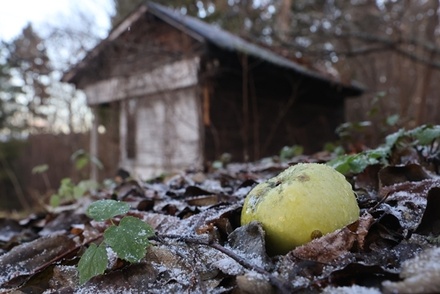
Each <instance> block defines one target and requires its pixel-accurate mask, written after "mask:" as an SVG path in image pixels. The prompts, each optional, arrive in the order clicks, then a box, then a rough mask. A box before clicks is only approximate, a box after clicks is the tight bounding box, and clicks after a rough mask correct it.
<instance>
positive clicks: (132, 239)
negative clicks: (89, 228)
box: [78, 200, 154, 284]
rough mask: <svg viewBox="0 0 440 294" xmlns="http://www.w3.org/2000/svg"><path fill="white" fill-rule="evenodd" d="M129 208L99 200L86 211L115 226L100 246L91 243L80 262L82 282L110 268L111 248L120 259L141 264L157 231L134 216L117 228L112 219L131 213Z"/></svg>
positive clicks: (121, 204)
mask: <svg viewBox="0 0 440 294" xmlns="http://www.w3.org/2000/svg"><path fill="white" fill-rule="evenodd" d="M129 209H130V205H129V204H127V203H124V202H119V201H115V200H99V201H96V202H94V203H92V204H91V205H90V206H89V208H88V209H87V215H88V216H89V217H91V218H93V219H94V220H96V221H107V220H110V222H111V223H112V224H111V225H110V226H109V227H108V228H107V229H106V230H105V231H104V234H103V237H104V241H103V242H101V243H100V244H99V245H97V244H94V243H92V244H90V246H89V247H88V248H87V250H86V251H85V252H84V254H83V255H82V257H81V259H80V261H79V263H78V271H79V282H80V283H81V284H84V283H85V282H87V281H88V280H90V279H91V278H92V277H94V276H97V275H101V274H103V273H104V271H105V270H106V268H107V263H108V256H107V250H106V246H109V247H110V248H111V249H112V250H113V251H114V252H115V253H116V254H117V256H118V257H119V258H121V259H124V260H126V261H128V262H131V263H134V262H139V261H140V260H141V259H142V258H143V257H144V256H145V254H146V250H147V248H148V246H150V241H149V237H151V236H153V235H154V230H153V229H152V228H151V227H150V225H148V224H147V223H145V222H143V221H142V220H140V219H138V218H135V217H133V216H124V217H122V219H121V220H120V222H119V224H118V225H116V224H114V222H113V218H114V217H115V216H117V215H123V214H126V213H127V212H128V210H129Z"/></svg>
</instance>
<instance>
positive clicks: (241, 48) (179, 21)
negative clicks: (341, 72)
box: [62, 1, 364, 96]
mask: <svg viewBox="0 0 440 294" xmlns="http://www.w3.org/2000/svg"><path fill="white" fill-rule="evenodd" d="M144 13H151V14H153V15H154V16H156V17H158V18H159V19H161V20H163V21H165V22H167V23H168V24H169V25H171V26H173V27H175V28H176V29H178V30H181V31H182V32H184V33H186V34H188V35H190V36H191V37H193V38H195V39H196V40H198V41H200V42H207V43H211V44H212V45H214V46H217V47H219V48H221V49H224V50H228V51H235V52H240V53H243V54H246V55H248V56H252V57H255V58H258V59H260V60H263V61H265V62H268V63H271V64H273V65H276V66H279V67H281V68H286V69H288V70H291V71H293V72H295V73H298V74H300V75H303V76H306V77H309V78H311V79H315V80H319V81H322V82H325V83H328V84H334V85H337V86H341V87H343V88H344V90H345V91H344V92H346V93H347V95H348V96H358V95H360V94H362V92H363V91H364V89H363V88H362V86H360V85H358V84H357V83H356V82H352V83H351V84H349V85H348V84H344V83H342V82H340V81H336V80H333V79H330V78H328V77H327V76H325V75H323V74H320V73H318V72H316V71H313V70H310V69H308V68H306V67H304V66H302V65H300V64H298V63H296V62H294V61H292V60H290V59H288V58H286V57H283V56H281V55H279V54H277V53H275V52H273V51H271V50H268V49H266V48H263V47H261V46H258V45H256V44H254V43H251V42H249V41H246V40H244V39H243V38H240V37H238V36H236V35H234V34H231V33H229V32H227V31H225V30H222V29H221V28H219V27H216V26H214V25H211V24H208V23H205V22H203V21H201V20H199V19H196V18H194V17H191V16H188V15H184V14H182V13H180V12H178V11H176V10H172V9H170V8H167V7H164V6H162V5H160V4H157V3H154V2H151V1H146V2H145V3H144V4H142V5H140V6H138V8H137V9H136V10H134V11H133V12H132V13H131V14H130V15H128V16H127V17H126V18H125V19H124V20H123V21H122V22H120V23H119V24H118V25H117V26H116V27H114V29H113V30H112V31H111V32H110V33H109V35H108V37H107V38H106V39H104V40H103V41H102V42H100V43H99V44H98V45H97V46H96V47H95V48H94V49H92V50H91V51H89V53H88V54H87V55H86V57H85V58H84V59H83V60H82V61H81V62H79V63H78V64H77V65H76V66H74V67H73V68H71V69H70V70H69V71H68V72H66V73H65V74H64V76H63V78H62V81H64V82H71V83H75V80H77V79H78V75H79V74H80V72H81V71H82V70H83V69H86V68H87V65H88V63H89V61H91V60H92V59H93V58H94V57H96V56H98V55H99V53H100V52H101V51H102V50H103V49H104V48H105V47H106V46H107V45H108V44H109V43H111V42H112V41H113V40H115V39H117V38H118V37H119V36H120V35H121V34H122V33H123V32H124V31H126V30H127V28H128V27H129V26H130V25H131V24H133V23H134V22H135V21H137V20H138V19H139V18H140V17H141V16H142V15H144Z"/></svg>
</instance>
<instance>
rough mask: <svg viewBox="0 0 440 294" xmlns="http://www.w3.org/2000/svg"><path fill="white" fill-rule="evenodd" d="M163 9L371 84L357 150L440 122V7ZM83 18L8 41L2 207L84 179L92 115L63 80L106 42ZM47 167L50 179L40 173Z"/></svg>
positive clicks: (210, 1)
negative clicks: (78, 164)
mask: <svg viewBox="0 0 440 294" xmlns="http://www.w3.org/2000/svg"><path fill="white" fill-rule="evenodd" d="M141 2H142V1H140V0H130V1H129V0H114V7H115V9H114V12H113V13H112V15H109V17H110V18H111V23H112V24H113V25H115V24H117V23H118V22H120V21H121V20H122V19H123V18H124V17H125V16H126V15H127V14H128V13H129V12H130V11H132V10H133V9H134V8H135V7H136V6H137V5H139V3H141ZM156 2H158V3H161V4H163V5H166V6H171V7H174V8H176V9H179V10H180V11H181V12H182V13H186V14H188V15H192V16H196V17H199V18H201V19H203V20H204V21H206V22H210V23H214V24H216V25H218V26H220V27H222V28H224V29H226V30H229V31H231V32H232V33H235V34H237V35H239V36H241V37H243V38H245V39H248V40H251V41H253V42H256V43H259V44H262V45H264V46H266V47H268V48H270V49H271V50H274V51H276V52H278V53H280V54H282V55H284V56H286V57H288V58H290V59H293V60H295V61H297V62H298V63H302V64H306V65H307V66H309V67H312V68H314V69H315V70H318V71H320V72H322V73H324V74H327V75H331V76H333V77H335V78H339V79H340V80H342V81H346V82H348V81H351V80H354V81H357V82H359V83H360V84H362V85H363V87H365V89H366V92H365V94H364V95H363V96H362V97H361V98H355V99H352V100H349V101H348V103H347V105H346V120H347V122H348V123H347V124H346V125H345V126H344V128H341V130H342V131H341V134H342V135H344V136H347V138H349V141H350V143H351V145H352V146H351V147H352V148H354V149H359V148H364V147H362V146H364V145H366V146H368V147H374V146H375V145H377V144H378V143H379V142H381V140H382V139H383V137H384V136H385V135H387V134H389V133H390V132H391V131H394V130H396V129H398V128H401V127H405V128H413V127H415V126H418V125H421V124H424V123H428V124H439V123H440V117H439V116H438V115H437V109H439V107H440V105H439V104H440V101H439V99H438V96H437V95H438V94H437V90H438V89H437V87H438V85H437V82H436V81H437V80H439V78H440V76H439V73H440V71H439V69H440V46H439V38H438V36H439V33H440V26H439V13H440V12H439V5H440V4H439V1H436V0H432V1H426V0H396V1H387V0H377V1H368V0H351V1H345V0H332V1H324V0H228V1H224V0H162V1H160V0H158V1H156ZM80 17H82V25H81V26H74V25H63V26H59V27H51V28H50V29H48V30H47V31H46V32H45V34H44V37H43V36H40V34H39V33H38V32H36V31H35V30H34V28H33V27H32V26H31V25H28V26H27V27H26V28H24V29H23V31H22V34H21V35H20V36H18V37H17V38H15V39H14V40H12V41H7V42H6V41H2V42H1V44H0V139H1V142H2V143H1V146H0V182H2V183H3V184H2V185H0V186H1V188H0V193H1V196H0V209H12V208H17V207H19V206H21V207H26V206H27V205H28V204H27V203H28V201H27V200H25V198H26V197H28V196H29V195H31V196H32V197H33V198H34V199H35V198H38V197H40V196H41V193H43V192H42V191H48V190H49V191H50V190H51V189H52V190H53V189H56V188H57V187H58V183H59V182H60V180H61V179H62V178H63V177H67V176H69V177H72V178H73V179H78V178H81V177H83V176H84V174H81V172H84V171H81V172H78V171H77V170H76V169H75V168H74V166H73V165H72V162H71V155H72V154H73V153H74V152H75V151H77V150H78V149H81V148H84V149H86V148H87V147H88V135H87V131H88V129H89V126H90V122H91V119H92V118H91V115H90V113H89V111H88V109H87V107H86V105H85V98H84V96H83V95H82V94H81V93H79V92H77V91H75V89H73V88H72V87H71V86H70V85H66V84H63V83H61V82H59V80H60V78H61V76H62V73H63V72H64V71H66V70H67V69H68V68H69V67H70V66H72V65H73V64H75V63H76V62H78V61H79V60H80V59H81V58H82V57H84V56H85V53H86V52H87V50H90V49H91V48H93V46H94V45H95V44H96V43H97V42H99V39H100V38H99V37H98V34H96V33H95V31H94V30H92V29H90V28H91V27H93V25H94V24H93V19H90V18H88V17H86V16H80ZM55 137H56V138H57V139H54V138H55ZM60 138H62V139H60ZM72 142H74V144H72ZM36 146H38V147H36ZM359 146H360V147H359ZM54 151H56V156H54ZM347 151H350V150H347ZM43 164H47V166H48V169H46V170H45V172H47V175H48V179H49V180H48V181H46V180H43V177H42V175H40V174H38V172H34V174H33V173H32V168H33V167H35V166H41V165H43ZM57 166H59V168H57ZM67 166H69V168H66V167H67ZM104 166H105V162H104ZM70 167H72V168H70ZM112 173H114V171H110V172H109V174H110V175H111V174H112ZM8 195H16V196H17V197H18V198H17V197H11V196H8ZM11 198H13V199H16V198H17V199H19V200H20V201H11Z"/></svg>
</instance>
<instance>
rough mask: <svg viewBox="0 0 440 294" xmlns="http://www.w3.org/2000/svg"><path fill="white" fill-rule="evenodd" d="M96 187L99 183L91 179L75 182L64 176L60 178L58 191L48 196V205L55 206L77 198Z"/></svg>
mask: <svg viewBox="0 0 440 294" xmlns="http://www.w3.org/2000/svg"><path fill="white" fill-rule="evenodd" d="M98 187H99V184H98V183H97V182H96V181H93V180H83V181H80V182H79V183H78V184H75V183H73V182H72V179H71V178H64V179H62V180H61V185H60V187H59V188H58V192H57V193H56V194H54V195H52V197H51V198H50V205H51V206H52V207H57V206H59V205H60V204H62V203H64V202H69V201H74V200H77V199H79V198H81V197H82V196H83V195H84V194H85V193H86V192H87V191H90V190H94V189H97V188H98Z"/></svg>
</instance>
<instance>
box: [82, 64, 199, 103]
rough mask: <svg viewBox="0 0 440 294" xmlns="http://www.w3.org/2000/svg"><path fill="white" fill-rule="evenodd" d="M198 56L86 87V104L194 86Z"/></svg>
mask: <svg viewBox="0 0 440 294" xmlns="http://www.w3.org/2000/svg"><path fill="white" fill-rule="evenodd" d="M198 64H199V58H197V57H195V58H191V59H185V60H180V61H176V62H174V63H170V64H165V65H162V66H160V67H157V68H154V69H152V70H151V71H148V72H143V73H138V74H133V75H128V76H127V77H113V78H110V79H107V80H103V81H99V82H96V83H94V84H90V85H88V86H86V87H85V89H84V92H85V93H86V96H87V103H88V104H89V105H97V104H102V103H108V102H112V101H118V100H123V99H126V98H130V97H142V96H146V95H150V94H153V93H158V92H162V91H169V90H174V89H179V88H185V87H189V86H193V85H195V84H196V83H197V70H198Z"/></svg>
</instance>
